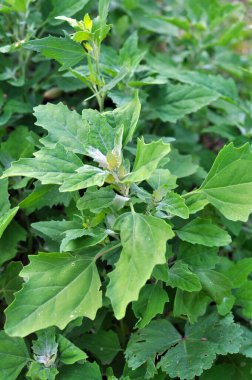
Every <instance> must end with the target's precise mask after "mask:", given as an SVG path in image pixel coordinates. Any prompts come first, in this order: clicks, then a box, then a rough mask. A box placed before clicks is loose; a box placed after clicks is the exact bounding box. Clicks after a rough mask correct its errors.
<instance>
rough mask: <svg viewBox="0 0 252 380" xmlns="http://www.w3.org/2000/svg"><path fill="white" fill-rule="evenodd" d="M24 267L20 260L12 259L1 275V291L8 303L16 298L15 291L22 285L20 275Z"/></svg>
mask: <svg viewBox="0 0 252 380" xmlns="http://www.w3.org/2000/svg"><path fill="white" fill-rule="evenodd" d="M22 268H23V266H22V264H21V263H20V262H15V261H12V262H11V263H10V264H9V265H8V266H7V267H6V268H5V270H4V272H2V273H1V275H0V293H1V294H2V295H3V297H4V298H5V302H6V303H7V304H10V303H11V302H12V301H13V300H14V295H13V293H15V292H17V291H18V290H20V289H21V287H22V279H21V278H20V277H19V273H20V271H21V269H22Z"/></svg>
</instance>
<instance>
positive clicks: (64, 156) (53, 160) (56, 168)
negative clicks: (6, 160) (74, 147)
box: [2, 144, 82, 185]
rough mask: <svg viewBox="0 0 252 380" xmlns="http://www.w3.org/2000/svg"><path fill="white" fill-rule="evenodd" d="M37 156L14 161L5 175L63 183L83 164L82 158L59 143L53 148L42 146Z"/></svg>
mask: <svg viewBox="0 0 252 380" xmlns="http://www.w3.org/2000/svg"><path fill="white" fill-rule="evenodd" d="M34 156H35V158H21V159H20V160H19V161H15V162H13V163H12V165H11V167H10V168H9V169H7V170H6V171H5V172H4V174H3V176H2V177H3V178H4V177H9V176H25V177H31V178H37V179H39V180H40V181H41V183H42V184H45V185H47V184H59V185H61V184H62V183H63V182H64V180H65V179H68V177H69V175H70V174H72V173H74V172H75V170H76V169H78V168H79V167H80V166H82V161H81V160H80V158H79V157H78V156H77V155H76V154H74V153H72V152H69V151H67V150H66V149H65V148H64V146H63V145H60V144H57V145H56V146H55V147H54V148H53V149H50V148H42V149H41V150H39V151H37V152H36V153H34Z"/></svg>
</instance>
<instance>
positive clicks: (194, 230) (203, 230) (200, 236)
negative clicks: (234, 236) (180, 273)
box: [176, 218, 231, 247]
mask: <svg viewBox="0 0 252 380" xmlns="http://www.w3.org/2000/svg"><path fill="white" fill-rule="evenodd" d="M176 233H177V234H178V236H179V238H180V239H181V240H184V241H187V242H189V243H192V244H201V245H206V246H207V247H219V246H225V245H228V244H229V243H231V237H230V236H229V234H228V233H227V232H226V231H224V230H222V229H221V228H220V227H218V226H216V225H215V224H213V223H212V221H211V220H210V219H202V218H196V219H193V220H192V221H191V222H189V223H187V224H186V225H185V226H184V227H182V228H181V229H180V230H177V231H176Z"/></svg>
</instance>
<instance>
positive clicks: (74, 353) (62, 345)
mask: <svg viewBox="0 0 252 380" xmlns="http://www.w3.org/2000/svg"><path fill="white" fill-rule="evenodd" d="M58 344H59V355H60V361H61V362H62V363H64V364H74V363H76V362H77V361H79V360H86V359H87V354H86V353H85V352H83V351H82V350H81V349H80V348H78V347H77V346H75V345H74V344H73V343H72V342H70V340H68V339H67V338H65V337H64V336H63V335H61V334H60V335H59V337H58Z"/></svg>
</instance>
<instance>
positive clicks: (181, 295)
mask: <svg viewBox="0 0 252 380" xmlns="http://www.w3.org/2000/svg"><path fill="white" fill-rule="evenodd" d="M210 301H211V299H210V298H209V297H208V296H207V295H206V293H204V292H203V291H200V292H190V293H189V292H185V291H183V290H181V289H177V291H176V296H175V300H174V306H173V314H174V316H175V317H183V316H187V317H188V320H189V322H190V323H194V322H196V321H197V319H198V318H199V317H200V316H202V315H203V314H204V313H205V312H206V308H207V305H208V304H209V303H210Z"/></svg>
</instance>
